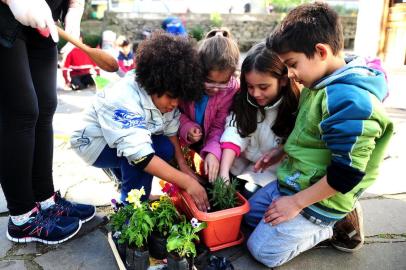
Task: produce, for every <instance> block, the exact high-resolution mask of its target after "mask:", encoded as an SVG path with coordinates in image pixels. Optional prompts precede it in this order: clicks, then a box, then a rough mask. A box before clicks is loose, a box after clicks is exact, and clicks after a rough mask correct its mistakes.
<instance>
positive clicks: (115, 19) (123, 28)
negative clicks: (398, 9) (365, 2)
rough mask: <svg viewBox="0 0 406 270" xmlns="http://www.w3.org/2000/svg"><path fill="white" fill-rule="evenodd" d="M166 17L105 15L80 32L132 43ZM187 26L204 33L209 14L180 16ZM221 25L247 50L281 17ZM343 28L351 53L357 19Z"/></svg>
mask: <svg viewBox="0 0 406 270" xmlns="http://www.w3.org/2000/svg"><path fill="white" fill-rule="evenodd" d="M166 16H167V15H166V14H150V13H149V14H137V13H123V12H121V13H113V12H109V13H106V14H105V16H104V20H103V21H102V22H101V25H100V27H96V26H95V24H94V23H93V24H92V25H91V26H90V27H88V29H86V23H83V24H82V28H83V31H84V32H85V33H86V32H89V31H90V32H92V33H93V34H95V33H96V32H97V31H99V33H100V32H101V29H104V30H112V31H114V32H116V33H117V34H118V35H125V36H127V37H129V38H130V39H131V41H133V42H138V41H140V40H141V39H142V31H143V30H145V29H150V30H153V29H159V28H161V22H162V20H163V19H164V18H165V17H166ZM179 17H181V19H182V20H184V22H185V24H186V28H187V29H188V31H190V30H191V29H193V28H195V27H201V28H202V29H203V30H204V32H207V31H208V30H209V29H210V28H211V26H212V21H211V20H210V15H209V14H188V15H185V14H182V15H179ZM221 19H222V26H223V27H227V28H229V29H230V30H231V33H232V34H233V35H234V37H235V39H236V40H237V41H238V43H239V45H240V48H241V50H242V51H246V50H248V49H249V48H250V47H251V46H252V45H253V44H254V43H257V42H259V41H261V40H263V39H264V38H265V37H266V36H267V35H269V33H271V32H272V30H273V29H274V27H275V26H276V25H277V23H278V22H279V21H280V19H281V14H271V15H261V14H255V15H250V14H222V15H221ZM341 19H342V23H343V26H344V27H343V28H344V39H345V49H346V50H352V49H353V46H354V38H355V29H356V23H357V18H356V17H342V18H341Z"/></svg>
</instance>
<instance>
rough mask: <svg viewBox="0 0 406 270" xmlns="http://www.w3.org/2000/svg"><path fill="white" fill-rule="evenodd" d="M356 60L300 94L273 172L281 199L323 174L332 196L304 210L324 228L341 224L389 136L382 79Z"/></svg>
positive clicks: (366, 184)
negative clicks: (282, 157)
mask: <svg viewBox="0 0 406 270" xmlns="http://www.w3.org/2000/svg"><path fill="white" fill-rule="evenodd" d="M362 61H363V60H361V59H355V60H353V61H352V62H350V63H348V64H347V65H346V66H345V67H343V68H341V69H339V70H337V71H336V72H334V73H333V74H331V75H330V76H328V77H326V78H323V79H322V80H321V81H320V82H318V83H317V84H316V85H315V86H314V87H313V89H307V88H305V89H303V90H302V92H301V97H300V103H299V112H298V116H297V120H296V124H295V127H294V129H293V131H292V133H291V135H290V136H289V138H288V140H287V142H286V144H285V148H284V149H285V151H286V153H287V155H288V157H287V158H286V159H285V160H284V162H282V164H281V166H280V167H279V168H278V171H277V175H278V179H279V180H278V181H279V187H280V190H281V193H282V194H284V195H292V194H295V193H297V192H299V191H301V190H304V189H306V188H308V187H309V186H311V185H312V184H314V183H316V182H317V181H319V180H320V179H321V178H322V177H323V176H324V175H326V174H327V181H328V183H329V184H330V185H331V186H332V187H333V188H334V189H336V190H338V191H339V192H337V194H336V195H334V196H332V197H330V198H328V199H325V200H323V201H320V202H318V203H316V204H313V205H311V206H309V207H307V208H305V209H303V214H305V216H308V217H309V216H310V217H311V218H315V219H316V220H321V221H324V222H331V221H336V220H339V219H341V218H343V217H344V216H345V215H346V214H347V213H348V212H350V211H351V210H352V209H353V206H354V203H355V201H356V200H357V199H358V197H359V196H360V195H361V194H362V192H363V191H364V190H365V189H366V188H368V187H369V186H370V185H371V184H372V183H373V182H374V181H375V179H376V178H377V176H378V172H379V164H380V163H381V161H382V159H383V158H384V151H385V148H386V147H387V145H388V142H389V140H390V138H391V137H392V134H393V123H392V122H391V120H390V119H389V118H388V116H387V115H386V113H385V109H384V108H383V106H382V99H383V98H384V97H385V96H386V93H387V86H386V81H385V78H384V74H383V73H382V72H380V71H377V70H373V69H370V68H368V67H366V66H364V65H363V63H362Z"/></svg>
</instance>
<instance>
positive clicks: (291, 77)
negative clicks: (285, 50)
mask: <svg viewBox="0 0 406 270" xmlns="http://www.w3.org/2000/svg"><path fill="white" fill-rule="evenodd" d="M288 78H289V79H294V78H295V74H294V73H293V71H292V70H291V69H290V68H288Z"/></svg>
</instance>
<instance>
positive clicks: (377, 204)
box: [361, 199, 406, 235]
mask: <svg viewBox="0 0 406 270" xmlns="http://www.w3.org/2000/svg"><path fill="white" fill-rule="evenodd" d="M361 205H362V209H363V212H364V228H365V235H378V234H384V233H389V234H402V233H406V199H398V200H396V199H370V200H361Z"/></svg>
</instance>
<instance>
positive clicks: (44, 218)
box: [31, 211, 58, 236]
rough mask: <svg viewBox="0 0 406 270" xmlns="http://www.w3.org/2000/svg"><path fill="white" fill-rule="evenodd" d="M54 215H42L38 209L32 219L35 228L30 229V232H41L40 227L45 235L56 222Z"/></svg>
mask: <svg viewBox="0 0 406 270" xmlns="http://www.w3.org/2000/svg"><path fill="white" fill-rule="evenodd" d="M57 218H58V217H56V216H48V215H44V214H43V213H42V212H41V211H38V213H37V215H36V216H35V218H34V219H33V221H32V223H33V224H35V228H34V229H33V230H32V231H31V233H32V234H37V235H38V236H39V235H40V234H41V232H42V229H45V232H46V235H48V233H49V232H50V231H52V230H53V229H54V228H55V226H56V222H57Z"/></svg>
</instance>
